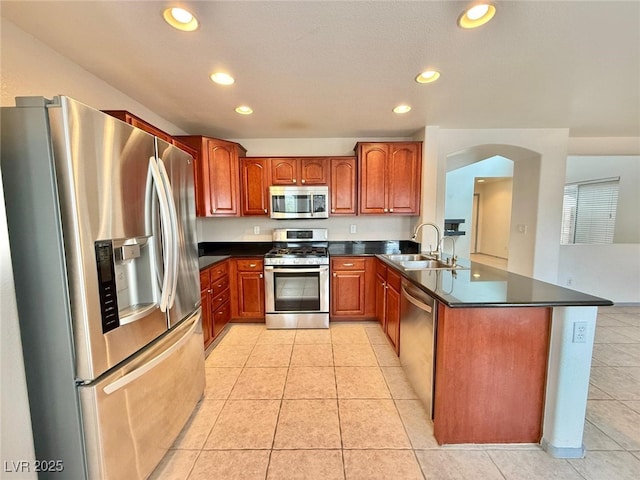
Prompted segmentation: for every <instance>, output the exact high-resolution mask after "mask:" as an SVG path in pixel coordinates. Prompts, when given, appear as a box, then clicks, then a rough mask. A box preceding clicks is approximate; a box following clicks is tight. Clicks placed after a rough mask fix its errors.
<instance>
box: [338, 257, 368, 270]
mask: <svg viewBox="0 0 640 480" xmlns="http://www.w3.org/2000/svg"><path fill="white" fill-rule="evenodd" d="M364 265H365V259H364V258H354V257H339V258H332V259H331V269H332V270H364Z"/></svg>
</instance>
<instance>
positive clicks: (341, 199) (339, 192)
mask: <svg viewBox="0 0 640 480" xmlns="http://www.w3.org/2000/svg"><path fill="white" fill-rule="evenodd" d="M329 165H330V169H331V175H330V177H331V186H330V187H329V191H330V193H331V215H355V214H356V213H357V211H356V182H357V170H356V159H355V157H335V158H331V159H330V160H329Z"/></svg>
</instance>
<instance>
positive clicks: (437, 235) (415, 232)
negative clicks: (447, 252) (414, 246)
mask: <svg viewBox="0 0 640 480" xmlns="http://www.w3.org/2000/svg"><path fill="white" fill-rule="evenodd" d="M427 225H429V226H431V227H433V228H435V229H436V250H435V251H433V250H431V245H429V254H431V255H435V256H436V258H439V257H440V255H439V253H440V252H439V249H440V242H441V240H440V238H441V237H440V229H439V228H438V226H437V225H436V224H435V223H430V222H427V223H421V224H420V225H418V226H417V227H416V229H415V230H414V232H413V236H412V237H411V240H415V239H416V238H418V232H419V231H420V229H421V228H422V227H424V226H427Z"/></svg>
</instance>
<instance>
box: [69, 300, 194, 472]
mask: <svg viewBox="0 0 640 480" xmlns="http://www.w3.org/2000/svg"><path fill="white" fill-rule="evenodd" d="M203 341H204V340H203V337H202V327H201V323H200V309H198V310H197V311H196V312H195V313H194V314H193V315H192V316H191V317H189V318H188V319H187V320H185V321H184V322H183V323H181V324H180V325H179V326H178V327H176V328H175V329H174V330H172V331H171V332H170V333H168V334H167V335H165V336H164V337H162V338H161V339H160V340H159V341H158V342H157V343H154V344H153V345H151V346H150V347H149V348H148V349H146V350H145V351H143V352H142V353H141V354H140V355H138V356H136V357H134V358H133V359H132V360H130V361H129V362H127V363H126V364H125V366H123V367H122V368H120V369H118V370H117V371H115V372H113V373H111V374H109V375H107V376H106V378H104V379H101V380H100V381H99V382H97V383H96V384H94V385H90V386H85V387H80V388H79V390H80V399H81V408H82V416H83V419H84V435H85V441H86V450H87V466H88V472H89V478H91V479H93V478H96V479H97V478H100V479H103V480H110V479H115V480H121V479H123V478H126V479H145V478H147V477H148V476H149V475H150V474H151V472H152V471H153V470H154V468H155V467H156V466H157V464H158V463H159V462H160V460H161V459H162V457H163V456H164V455H165V454H166V453H167V451H168V450H169V448H170V447H171V445H172V444H173V442H174V441H175V439H176V438H177V436H178V434H179V433H180V431H181V430H182V428H183V427H184V425H185V423H186V421H187V420H188V418H189V416H190V415H191V413H192V412H193V410H194V408H195V407H196V405H197V403H198V401H199V400H200V399H201V398H202V395H203V392H204V384H205V375H204V352H203V350H202V344H203Z"/></svg>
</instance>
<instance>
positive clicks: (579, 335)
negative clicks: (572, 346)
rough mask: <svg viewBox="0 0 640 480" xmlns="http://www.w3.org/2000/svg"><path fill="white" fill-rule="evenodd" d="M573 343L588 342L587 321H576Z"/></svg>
mask: <svg viewBox="0 0 640 480" xmlns="http://www.w3.org/2000/svg"><path fill="white" fill-rule="evenodd" d="M573 343H587V322H574V324H573Z"/></svg>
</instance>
